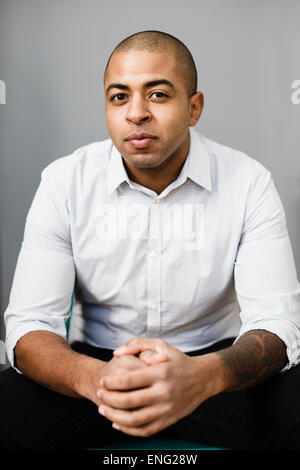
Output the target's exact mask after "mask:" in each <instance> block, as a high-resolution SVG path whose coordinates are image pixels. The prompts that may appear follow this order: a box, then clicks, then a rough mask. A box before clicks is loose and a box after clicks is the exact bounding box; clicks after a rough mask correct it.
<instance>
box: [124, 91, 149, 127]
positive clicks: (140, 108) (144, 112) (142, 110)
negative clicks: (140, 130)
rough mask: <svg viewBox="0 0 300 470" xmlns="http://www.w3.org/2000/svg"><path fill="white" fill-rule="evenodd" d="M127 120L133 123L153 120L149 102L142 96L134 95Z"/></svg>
mask: <svg viewBox="0 0 300 470" xmlns="http://www.w3.org/2000/svg"><path fill="white" fill-rule="evenodd" d="M126 119H127V121H129V122H131V123H133V124H142V123H144V122H147V121H150V120H151V113H150V111H149V108H148V103H147V102H146V101H145V100H144V99H143V98H142V97H138V96H136V97H133V98H132V100H131V101H130V103H129V106H128V108H127V115H126Z"/></svg>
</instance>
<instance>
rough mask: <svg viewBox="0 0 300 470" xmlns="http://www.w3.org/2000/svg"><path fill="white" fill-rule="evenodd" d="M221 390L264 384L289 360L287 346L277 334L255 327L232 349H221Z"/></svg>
mask: <svg viewBox="0 0 300 470" xmlns="http://www.w3.org/2000/svg"><path fill="white" fill-rule="evenodd" d="M214 354H215V358H216V360H217V361H218V364H219V367H218V368H219V379H220V380H219V391H234V390H242V389H245V388H249V387H251V386H253V385H256V384H259V383H262V382H264V381H266V380H267V379H269V378H270V377H272V376H273V375H275V374H276V373H278V372H280V370H282V369H283V367H284V366H285V365H286V363H287V360H288V359H287V354H286V346H285V344H284V342H283V341H282V340H281V339H280V338H279V337H278V336H276V335H275V334H273V333H270V332H268V331H265V330H253V331H249V332H247V333H245V334H244V335H242V336H241V337H240V338H239V340H238V341H237V342H236V343H235V344H234V345H232V346H231V347H229V348H226V349H223V350H221V351H217V352H216V353H214Z"/></svg>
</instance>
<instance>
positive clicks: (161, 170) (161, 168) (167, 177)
mask: <svg viewBox="0 0 300 470" xmlns="http://www.w3.org/2000/svg"><path fill="white" fill-rule="evenodd" d="M189 145H190V137H189V134H188V136H187V138H186V139H185V140H184V142H183V144H182V145H181V146H180V148H179V149H177V150H176V152H175V153H173V154H172V155H171V156H170V157H168V158H167V159H166V160H165V161H164V162H163V163H161V164H160V165H158V166H157V167H155V168H137V167H135V166H133V165H130V164H128V162H126V161H125V159H124V158H123V163H124V166H125V168H126V171H127V174H128V176H129V178H130V179H131V180H132V181H134V182H135V183H138V184H140V185H142V186H144V187H146V188H149V189H151V190H152V191H155V192H156V194H160V193H162V192H163V190H164V189H165V188H167V186H169V185H170V184H171V183H173V181H175V180H176V178H178V175H179V173H180V171H181V169H182V167H183V165H184V162H185V160H186V157H187V154H188V151H189Z"/></svg>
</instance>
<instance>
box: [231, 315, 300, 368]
mask: <svg viewBox="0 0 300 470" xmlns="http://www.w3.org/2000/svg"><path fill="white" fill-rule="evenodd" d="M253 330H266V331H269V332H270V333H273V334H275V335H276V336H278V337H279V338H280V339H281V340H282V341H283V342H284V344H285V345H286V353H287V358H288V362H287V364H286V365H285V367H284V368H283V369H282V370H281V371H280V372H285V371H287V370H289V369H290V368H291V367H294V366H297V365H298V364H299V363H300V353H299V346H300V331H299V329H298V327H297V326H296V325H295V324H294V323H292V322H287V321H286V320H281V319H269V320H267V321H266V320H261V321H255V322H251V323H246V324H245V325H242V327H241V330H240V332H239V335H238V337H237V338H236V340H235V341H234V343H236V342H237V341H238V340H239V338H240V337H241V336H242V335H243V334H244V333H246V332H248V331H253Z"/></svg>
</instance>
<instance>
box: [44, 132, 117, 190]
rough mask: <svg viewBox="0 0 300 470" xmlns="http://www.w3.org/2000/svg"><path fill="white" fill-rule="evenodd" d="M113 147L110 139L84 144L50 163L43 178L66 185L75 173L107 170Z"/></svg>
mask: <svg viewBox="0 0 300 470" xmlns="http://www.w3.org/2000/svg"><path fill="white" fill-rule="evenodd" d="M111 148H112V141H111V140H110V139H107V140H103V141H100V142H93V143H90V144H88V145H84V146H82V147H80V148H78V149H76V150H75V151H74V152H72V153H71V154H69V155H65V156H62V157H60V158H57V159H56V160H53V161H52V162H51V163H49V164H48V165H47V166H46V167H45V168H44V169H43V170H42V172H41V179H42V180H45V181H47V182H49V183H51V182H56V183H57V184H58V185H61V186H63V187H66V186H69V185H70V184H71V183H72V180H73V179H74V177H75V175H78V174H84V173H87V172H88V173H89V172H90V173H94V172H100V173H101V172H103V171H106V168H107V164H108V161H109V158H110V153H111Z"/></svg>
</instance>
